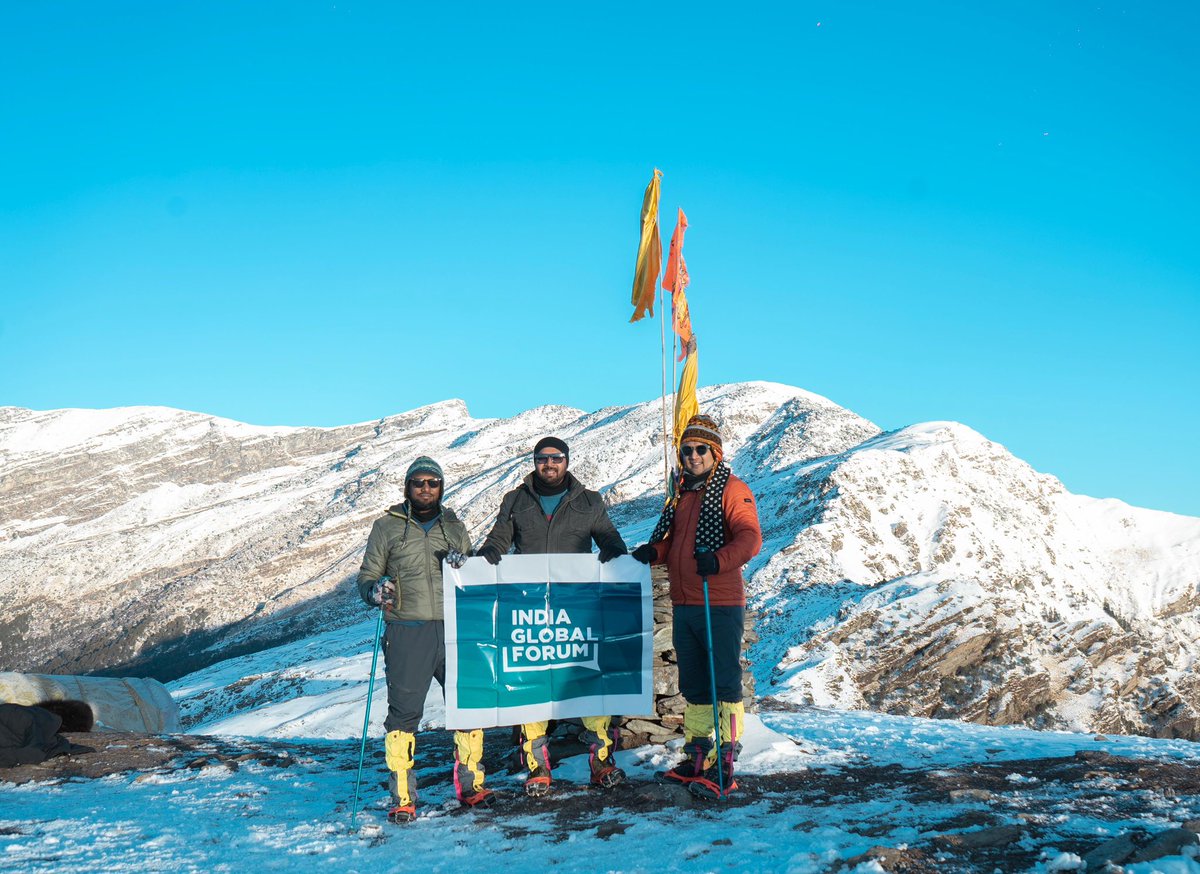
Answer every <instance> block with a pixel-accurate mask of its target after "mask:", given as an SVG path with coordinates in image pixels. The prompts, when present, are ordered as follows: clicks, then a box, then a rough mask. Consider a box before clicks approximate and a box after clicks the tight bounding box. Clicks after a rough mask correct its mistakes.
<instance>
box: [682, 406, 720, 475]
mask: <svg viewBox="0 0 1200 874" xmlns="http://www.w3.org/2000/svg"><path fill="white" fill-rule="evenodd" d="M685 440H692V441H694V442H696V443H705V444H707V445H708V446H709V447H710V448H711V449H712V453H713V457H714V458H715V459H716V460H717V463H718V464H719V463H720V461H721V459H722V458H723V457H724V455H725V452H724V450H722V448H721V432H720V430H719V429H718V428H717V423H716V422H715V421H714V420H713V419H712V417H711V416H704V415H700V414H697V415H695V416H692V418H690V419H688V423H687V427H686V428H684V429H683V436H682V437H680V438H679V442H680V443H681V444H682V443H683V442H684V441H685Z"/></svg>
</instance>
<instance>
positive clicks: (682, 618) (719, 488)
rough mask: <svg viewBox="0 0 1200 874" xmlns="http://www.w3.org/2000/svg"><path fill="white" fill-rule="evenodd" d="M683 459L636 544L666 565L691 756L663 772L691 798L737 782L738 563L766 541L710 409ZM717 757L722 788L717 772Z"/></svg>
mask: <svg viewBox="0 0 1200 874" xmlns="http://www.w3.org/2000/svg"><path fill="white" fill-rule="evenodd" d="M679 458H680V463H681V465H682V468H683V473H682V476H681V477H680V479H679V482H678V484H677V488H676V491H675V498H674V499H673V500H672V501H670V502H669V503H668V504H667V506H666V507H664V508H663V512H662V516H661V517H660V518H659V520H658V525H657V527H656V528H655V529H654V534H653V535H651V537H650V542H649V543H646V544H643V545H642V546H639V547H638V548H637V549H635V550H634V551H633V557H634V558H636V559H637V560H638V561H641V562H644V563H646V564H662V563H663V562H665V563H666V565H667V577H668V579H669V580H670V583H671V604H672V606H673V609H672V617H673V623H674V628H673V641H674V646H675V655H676V658H677V660H678V662H679V691H680V692H682V693H683V697H684V698H685V699H686V700H687V708H686V709H685V710H684V715H683V731H684V746H683V749H684V752H685V753H686V754H687V758H686V759H684V761H682V762H680V763H679V764H678V765H676V766H675V767H674V768H672V769H671V770H670V771H667V772H666V775H665V776H666V777H667V778H668V779H670V780H674V781H678V782H680V783H684V784H686V785H687V786H688V788H689V789H690V790H691V791H692V792H693V793H694V794H696V795H699V796H702V797H706V798H720V797H722V796H724V795H728V794H729V793H730V792H732V791H733V790H734V789H736V788H737V783H735V782H734V780H733V763H734V762H735V761H736V760H737V754H738V748H739V746H740V744H739V743H738V738H739V737H740V736H741V733H742V728H743V723H744V720H745V709H744V707H743V706H742V665H741V652H742V630H743V626H744V623H745V615H746V589H745V582H744V581H743V579H742V566H743V565H745V564H746V562H748V561H749V560H750V559H752V558H753V557H754V556H756V555H757V554H758V551H759V550H760V549H761V548H762V531H761V529H760V528H759V524H758V510H757V508H756V506H755V503H754V495H753V493H751V491H750V487H749V486H747V485H746V484H745V483H744V482H742V481H741V480H740V479H738V478H737V477H736V476H734V475H733V473H732V472H731V471H730V469H729V465H728V464H726V463H725V462H724V461H723V460H722V458H723V452H722V447H721V434H720V431H719V430H718V427H717V423H716V422H714V421H713V420H712V419H711V418H709V417H708V416H700V415H698V416H693V417H692V418H691V419H690V420H689V421H688V424H687V428H686V429H685V430H684V432H683V439H682V440H681V441H680V446H679ZM704 578H707V579H708V600H709V604H710V605H711V609H710V611H709V612H710V614H711V621H712V649H713V652H712V656H713V673H714V675H715V679H716V683H715V685H716V691H717V701H718V704H719V710H720V723H721V724H720V726H719V727H717V728H718V731H719V740H718V742H717V743H716V744H715V745H714V743H713V732H714V726H713V701H712V681H711V680H710V678H709V674H708V643H707V639H706V637H707V634H706V624H707V620H706V618H705V609H704V584H703V580H704ZM718 755H720V756H721V760H722V766H723V767H722V776H723V778H724V785H721V784H719V783H718V779H717V770H718V769H717V768H716V767H715V765H716V763H717V756H718Z"/></svg>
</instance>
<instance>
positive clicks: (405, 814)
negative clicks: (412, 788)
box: [388, 804, 417, 825]
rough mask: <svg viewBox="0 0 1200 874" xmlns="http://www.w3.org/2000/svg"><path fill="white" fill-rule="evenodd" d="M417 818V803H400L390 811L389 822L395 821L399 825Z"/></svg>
mask: <svg viewBox="0 0 1200 874" xmlns="http://www.w3.org/2000/svg"><path fill="white" fill-rule="evenodd" d="M416 818H417V806H416V805H415V804H398V805H396V806H395V807H393V808H392V809H391V810H389V811H388V822H394V823H396V824H397V825H404V824H405V823H410V822H412V821H413V820H414V819H416Z"/></svg>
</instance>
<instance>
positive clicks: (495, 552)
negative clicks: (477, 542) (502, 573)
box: [479, 546, 500, 564]
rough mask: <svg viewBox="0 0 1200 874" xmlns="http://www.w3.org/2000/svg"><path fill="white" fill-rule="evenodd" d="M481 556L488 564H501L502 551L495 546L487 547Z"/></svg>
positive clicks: (481, 551)
mask: <svg viewBox="0 0 1200 874" xmlns="http://www.w3.org/2000/svg"><path fill="white" fill-rule="evenodd" d="M479 554H480V555H482V556H483V557H484V558H486V559H487V562H488V564H500V550H499V548H498V547H495V546H485V547H484V548H483V549H481V550H479Z"/></svg>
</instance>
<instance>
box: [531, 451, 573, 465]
mask: <svg viewBox="0 0 1200 874" xmlns="http://www.w3.org/2000/svg"><path fill="white" fill-rule="evenodd" d="M566 460H567V457H566V456H565V455H563V454H562V453H561V452H559V453H555V454H554V455H542V454H539V455H535V456H534V457H533V463H534V464H550V463H552V462H553V463H554V464H562V463H563V462H564V461H566Z"/></svg>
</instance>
